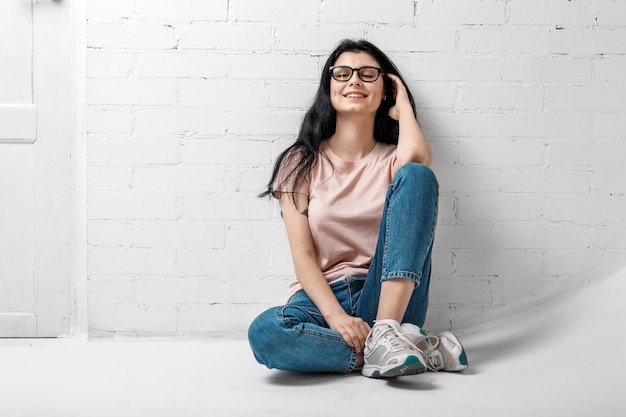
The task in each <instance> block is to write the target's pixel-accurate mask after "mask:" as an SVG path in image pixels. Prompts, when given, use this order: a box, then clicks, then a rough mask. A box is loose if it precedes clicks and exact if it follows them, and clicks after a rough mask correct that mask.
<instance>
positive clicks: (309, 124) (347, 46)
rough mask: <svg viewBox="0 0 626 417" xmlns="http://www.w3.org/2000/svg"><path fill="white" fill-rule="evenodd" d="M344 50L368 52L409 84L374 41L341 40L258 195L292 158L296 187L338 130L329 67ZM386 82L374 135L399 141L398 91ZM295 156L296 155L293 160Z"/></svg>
mask: <svg viewBox="0 0 626 417" xmlns="http://www.w3.org/2000/svg"><path fill="white" fill-rule="evenodd" d="M344 52H365V53H367V54H369V55H370V56H371V57H372V58H374V59H375V60H376V61H377V62H378V64H379V65H380V68H381V69H382V72H383V74H393V75H397V76H398V77H400V79H401V80H402V83H404V84H405V86H406V83H405V82H404V80H403V79H402V76H401V75H400V71H398V68H396V66H395V65H394V63H393V62H391V59H389V57H388V56H387V55H385V53H384V52H383V51H381V50H380V49H378V48H377V47H376V46H375V45H374V44H372V43H371V42H368V41H366V40H364V39H359V40H352V39H344V40H342V41H341V42H340V43H339V44H338V45H337V47H336V48H335V50H334V51H333V52H332V53H331V54H330V56H329V57H328V60H327V61H326V64H325V65H324V69H323V70H322V76H321V80H320V85H319V88H318V89H317V93H316V94H315V100H314V102H313V105H312V106H311V108H310V109H309V110H308V111H307V112H306V114H305V116H304V120H303V121H302V125H301V126H300V132H299V133H298V137H297V139H296V141H295V143H293V144H292V145H291V146H289V147H288V148H287V149H286V150H285V151H284V152H283V153H282V154H280V156H279V157H278V159H277V160H276V164H275V165H274V171H273V172H272V177H271V179H270V181H269V182H268V184H267V188H266V190H265V191H264V192H263V193H261V194H259V197H265V196H267V195H273V194H274V191H275V190H274V187H273V185H274V181H275V180H276V177H277V176H278V174H279V172H280V170H281V168H282V165H283V162H289V166H291V167H293V168H292V170H291V172H288V173H285V176H284V177H285V178H287V177H291V176H292V175H295V178H294V183H293V190H294V191H295V190H296V189H297V188H298V187H299V186H300V185H301V184H302V182H303V181H304V180H305V179H306V177H307V175H308V174H309V172H310V170H311V167H312V166H313V163H314V162H315V157H316V155H317V153H318V150H319V148H320V144H321V143H322V141H324V140H325V139H328V138H329V137H331V136H332V135H333V134H334V133H335V128H336V121H337V112H336V111H335V109H334V108H333V106H332V104H331V101H330V78H331V75H330V67H331V66H332V65H334V63H335V61H337V58H339V55H341V54H342V53H344ZM383 76H384V75H383ZM384 83H385V85H384V96H385V99H384V100H383V101H382V102H381V104H380V107H379V108H378V111H377V112H376V116H375V121H374V139H375V140H376V141H378V142H383V143H389V144H392V145H397V144H398V122H397V121H396V120H393V119H392V118H391V117H389V109H391V107H393V106H394V105H395V91H394V88H393V83H392V81H391V80H390V79H389V78H386V77H385V78H384ZM407 93H408V95H409V100H410V102H411V106H412V107H413V113H415V101H414V100H413V96H412V95H411V92H410V91H409V89H408V88H407ZM292 158H296V159H295V160H294V159H292ZM281 175H282V174H281Z"/></svg>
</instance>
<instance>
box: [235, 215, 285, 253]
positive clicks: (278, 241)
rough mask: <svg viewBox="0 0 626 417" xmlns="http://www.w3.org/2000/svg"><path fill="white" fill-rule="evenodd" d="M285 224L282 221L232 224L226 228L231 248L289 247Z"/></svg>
mask: <svg viewBox="0 0 626 417" xmlns="http://www.w3.org/2000/svg"><path fill="white" fill-rule="evenodd" d="M284 227H285V226H284V224H283V223H282V222H280V221H273V222H264V223H262V224H258V223H241V224H232V225H230V226H228V228H227V229H226V246H227V247H229V248H255V247H256V248H268V249H273V248H286V247H289V241H288V240H287V234H286V233H285V232H284V230H283V229H284Z"/></svg>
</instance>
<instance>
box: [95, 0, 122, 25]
mask: <svg viewBox="0 0 626 417" xmlns="http://www.w3.org/2000/svg"><path fill="white" fill-rule="evenodd" d="M85 12H86V17H87V20H90V21H91V20H112V21H116V20H117V21H119V20H122V19H128V18H129V17H131V16H132V15H133V0H89V1H88V2H86V3H85Z"/></svg>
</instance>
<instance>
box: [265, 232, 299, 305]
mask: <svg viewBox="0 0 626 417" xmlns="http://www.w3.org/2000/svg"><path fill="white" fill-rule="evenodd" d="M277 233H279V232H277ZM282 233H283V234H284V235H285V237H287V232H286V231H284V226H283V232H282ZM271 262H272V264H271V269H270V272H271V275H272V276H277V277H285V279H286V281H287V283H288V282H291V281H292V280H293V279H294V277H295V276H296V272H295V269H294V266H293V260H292V258H291V252H290V251H289V248H288V247H285V248H284V249H281V250H278V251H277V252H273V253H272V261H271ZM286 294H287V284H285V289H284V291H283V294H282V295H283V296H285V295H286Z"/></svg>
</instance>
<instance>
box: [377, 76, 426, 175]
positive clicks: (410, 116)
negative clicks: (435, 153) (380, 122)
mask: <svg viewBox="0 0 626 417" xmlns="http://www.w3.org/2000/svg"><path fill="white" fill-rule="evenodd" d="M386 76H387V77H389V78H390V79H391V80H392V81H393V83H394V86H395V89H396V105H395V106H393V107H392V108H391V109H389V116H390V117H391V118H393V119H394V120H397V121H398V123H399V129H400V134H399V136H398V148H397V151H396V155H397V159H396V162H395V165H394V174H395V172H396V171H398V169H400V167H402V166H403V165H406V164H408V163H411V162H418V163H420V164H424V165H427V166H430V165H431V163H432V153H431V150H430V145H429V144H428V141H427V140H426V136H424V133H423V132H422V129H421V127H420V125H419V123H418V122H417V119H416V118H415V114H414V113H413V108H412V107H411V102H410V101H409V96H408V94H407V91H406V86H405V85H404V83H403V82H402V80H400V78H399V77H397V76H395V75H393V74H387V75H386Z"/></svg>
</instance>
